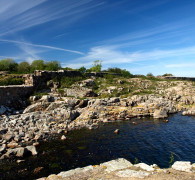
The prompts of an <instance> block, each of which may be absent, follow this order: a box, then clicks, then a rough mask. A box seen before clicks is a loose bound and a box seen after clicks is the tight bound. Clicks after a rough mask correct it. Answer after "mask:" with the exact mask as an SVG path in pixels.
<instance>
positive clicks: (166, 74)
mask: <svg viewBox="0 0 195 180" xmlns="http://www.w3.org/2000/svg"><path fill="white" fill-rule="evenodd" d="M163 76H173V74H171V73H165V74H163Z"/></svg>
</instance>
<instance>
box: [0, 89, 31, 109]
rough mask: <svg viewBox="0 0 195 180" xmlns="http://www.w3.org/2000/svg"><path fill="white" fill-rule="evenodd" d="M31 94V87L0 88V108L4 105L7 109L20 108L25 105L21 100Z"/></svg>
mask: <svg viewBox="0 0 195 180" xmlns="http://www.w3.org/2000/svg"><path fill="white" fill-rule="evenodd" d="M32 92H33V86H24V85H15V86H14V85H12V86H0V106H1V105H6V106H8V107H14V108H21V107H22V106H23V105H24V104H25V102H23V100H25V98H26V97H28V96H29V95H30V94H31V93H32Z"/></svg>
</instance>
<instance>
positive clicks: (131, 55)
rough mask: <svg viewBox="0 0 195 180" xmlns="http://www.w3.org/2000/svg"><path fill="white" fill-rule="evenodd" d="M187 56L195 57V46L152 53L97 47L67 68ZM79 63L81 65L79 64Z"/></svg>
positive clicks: (149, 61)
mask: <svg viewBox="0 0 195 180" xmlns="http://www.w3.org/2000/svg"><path fill="white" fill-rule="evenodd" d="M186 55H195V46H192V47H186V48H178V49H171V50H155V49H153V50H151V51H132V52H130V51H126V52H124V51H120V50H118V49H115V48H113V47H112V46H111V47H109V46H97V47H93V48H91V49H90V51H89V52H88V53H87V54H86V55H85V56H82V57H80V58H77V59H75V60H74V61H71V62H70V63H67V64H66V66H68V65H69V66H71V67H72V66H74V68H75V67H80V66H81V65H82V66H86V67H89V65H91V64H92V63H93V61H94V60H101V61H102V62H103V63H102V64H103V65H107V64H109V65H112V64H125V65H127V64H129V63H135V62H141V61H145V62H146V61H148V63H151V62H152V61H157V60H161V62H163V60H165V59H170V58H178V57H182V56H183V57H185V56H186ZM77 63H79V64H77ZM124 68H125V67H124Z"/></svg>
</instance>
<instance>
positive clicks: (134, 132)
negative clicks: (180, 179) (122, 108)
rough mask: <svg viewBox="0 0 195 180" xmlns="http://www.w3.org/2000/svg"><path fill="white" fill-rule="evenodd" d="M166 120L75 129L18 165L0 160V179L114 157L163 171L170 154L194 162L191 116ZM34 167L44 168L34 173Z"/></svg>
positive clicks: (29, 176) (194, 123) (46, 172)
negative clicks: (115, 131) (91, 128)
mask: <svg viewBox="0 0 195 180" xmlns="http://www.w3.org/2000/svg"><path fill="white" fill-rule="evenodd" d="M168 119H169V122H168V123H164V122H163V120H154V119H151V118H144V119H139V120H136V122H137V125H133V124H132V120H131V121H120V122H114V123H107V124H105V125H103V124H102V125H101V126H100V127H99V128H98V129H95V130H87V129H82V130H76V131H74V132H71V133H69V134H68V139H67V140H66V141H61V140H60V139H57V140H56V139H55V140H51V141H49V142H42V143H41V144H40V146H39V147H38V152H39V155H38V156H37V157H29V158H26V159H25V162H22V163H20V164H19V165H18V164H17V163H16V162H14V160H3V161H0V178H1V179H34V178H38V177H44V176H48V175H49V174H53V173H59V172H60V171H65V170H69V169H72V168H76V167H83V166H87V165H90V164H92V165H95V164H99V163H102V162H105V161H109V160H112V159H116V158H126V159H127V160H130V161H131V162H132V163H134V162H135V160H136V159H137V160H138V161H139V162H145V163H147V164H153V163H155V164H158V165H159V166H160V167H161V168H164V167H168V166H169V161H170V155H171V153H173V154H174V160H175V161H176V160H182V161H191V162H195V117H192V116H181V114H180V113H178V114H174V115H171V116H170V117H169V118H168ZM115 129H120V133H119V135H117V134H115V133H113V132H114V130H115ZM59 138H60V137H59ZM37 167H44V168H43V169H42V170H41V171H40V172H39V173H37V174H35V173H34V169H35V168H37Z"/></svg>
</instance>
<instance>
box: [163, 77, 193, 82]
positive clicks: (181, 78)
mask: <svg viewBox="0 0 195 180" xmlns="http://www.w3.org/2000/svg"><path fill="white" fill-rule="evenodd" d="M165 78H166V79H176V80H189V81H195V77H176V76H166V77H165Z"/></svg>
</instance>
